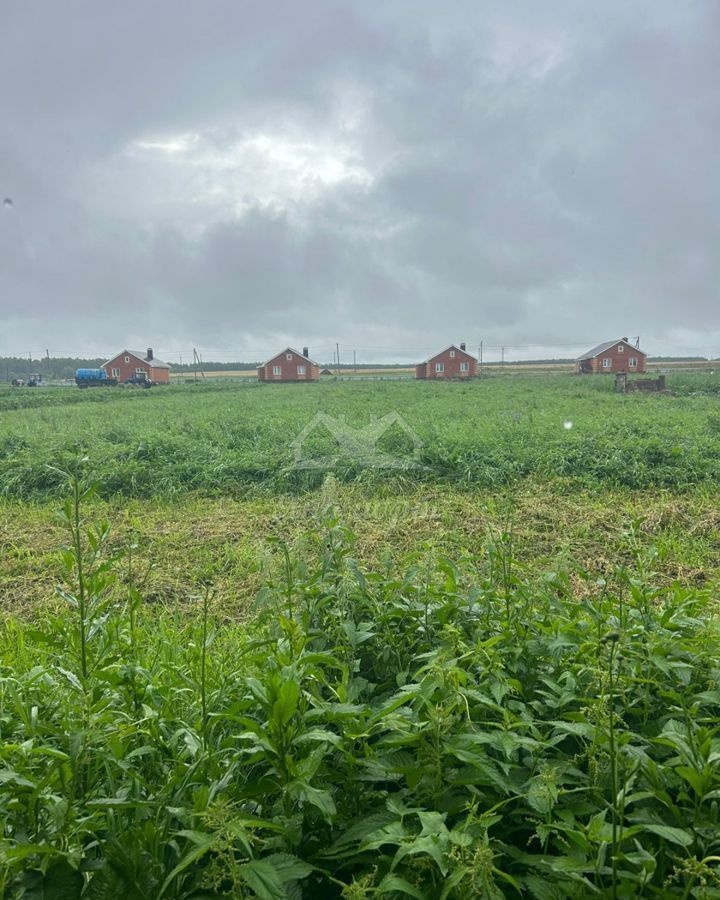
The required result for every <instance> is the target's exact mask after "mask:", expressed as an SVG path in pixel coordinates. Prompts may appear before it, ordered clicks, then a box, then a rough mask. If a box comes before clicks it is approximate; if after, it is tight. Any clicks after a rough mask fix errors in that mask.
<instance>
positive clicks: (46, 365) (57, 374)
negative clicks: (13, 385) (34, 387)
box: [0, 356, 105, 381]
mask: <svg viewBox="0 0 720 900" xmlns="http://www.w3.org/2000/svg"><path fill="white" fill-rule="evenodd" d="M104 362H105V360H104V359H79V358H74V357H72V356H64V357H63V356H57V357H52V356H51V357H49V358H48V357H46V356H43V357H42V358H41V359H30V358H29V357H25V358H23V357H21V356H0V379H1V380H3V381H12V380H13V378H22V379H27V377H28V375H34V374H39V375H41V376H42V378H43V381H59V380H61V379H63V378H74V377H75V369H95V368H97V367H98V366H101V365H102V364H103V363H104Z"/></svg>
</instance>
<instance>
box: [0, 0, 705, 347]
mask: <svg viewBox="0 0 720 900" xmlns="http://www.w3.org/2000/svg"><path fill="white" fill-rule="evenodd" d="M0 28H1V30H2V33H3V35H4V53H3V56H2V57H1V58H0V108H2V110H3V118H4V121H3V123H2V128H1V129H0V195H2V196H9V197H12V198H13V201H14V203H13V206H12V207H2V208H0V352H23V353H25V352H27V348H28V347H32V348H36V347H47V346H50V347H52V348H54V349H56V350H57V351H68V352H69V351H74V352H78V353H80V352H84V351H93V352H102V351H103V350H107V351H108V352H111V351H113V350H114V349H115V348H116V345H118V344H133V343H138V344H139V345H141V346H145V345H146V343H152V344H154V345H155V346H156V347H157V348H158V349H160V348H161V347H162V349H163V351H165V352H166V353H168V354H170V355H172V354H173V353H177V352H179V351H180V350H183V349H187V348H189V347H193V346H199V347H205V348H212V349H225V350H227V351H228V352H231V351H232V352H233V353H235V352H236V353H237V354H238V355H240V354H242V353H243V352H244V353H245V354H246V355H247V356H249V357H250V358H253V357H254V356H255V355H256V352H257V353H258V354H262V353H264V352H265V351H266V350H267V351H270V350H272V349H273V348H274V347H275V345H276V344H277V343H283V342H285V341H288V342H292V343H297V344H302V343H305V342H309V343H311V344H312V345H313V346H315V347H318V348H323V349H324V348H329V347H330V346H332V345H333V344H334V342H335V340H340V341H341V342H342V343H343V344H344V345H346V346H348V347H349V346H358V347H361V348H366V349H365V350H364V351H363V352H364V353H365V355H367V356H368V357H369V356H371V355H375V357H376V358H377V357H379V356H382V355H383V354H382V350H381V349H380V348H382V347H388V348H393V350H392V352H390V351H388V353H387V354H385V355H389V356H391V357H394V356H397V355H398V353H397V352H396V348H402V347H407V348H408V355H409V356H410V357H412V356H413V354H415V353H416V352H417V351H419V350H422V349H424V348H428V349H430V348H432V347H434V346H435V344H437V343H438V342H439V343H448V342H450V341H451V340H459V339H463V338H465V339H467V340H468V341H469V342H471V343H472V344H475V343H476V342H477V341H479V340H480V339H484V340H485V341H486V343H488V344H490V345H492V344H497V345H499V344H501V343H502V344H505V345H514V346H515V347H517V348H518V349H517V355H528V354H530V355H533V352H534V350H535V348H532V351H531V350H527V351H526V350H522V349H521V348H523V347H529V345H538V347H537V350H538V352H540V351H544V352H551V351H552V350H555V349H559V350H562V351H563V352H570V349H564V348H568V347H569V346H570V345H573V344H578V347H577V349H586V348H585V347H584V346H583V345H584V344H585V343H586V342H588V341H590V342H592V341H595V340H598V341H599V340H602V339H605V338H607V337H613V336H615V335H619V334H637V333H640V334H641V335H642V336H643V340H644V345H645V347H646V349H649V350H651V352H656V353H669V352H673V351H675V352H683V351H694V352H702V353H711V352H712V353H716V354H718V355H720V303H718V302H717V300H718V298H717V284H718V282H719V281H720V279H719V276H720V262H719V259H720V257H719V256H718V253H717V247H718V245H719V244H720V214H719V212H718V211H719V210H720V175H719V169H718V165H717V162H716V156H717V154H716V147H717V143H718V136H719V131H720V102H719V101H720V89H719V88H718V85H720V77H719V76H720V71H719V69H720V63H719V62H718V60H720V12H719V7H718V6H717V5H716V4H715V3H714V2H711V0H707V2H705V0H691V2H688V3H686V4H673V3H671V2H669V0H668V2H664V0H654V2H638V3H633V4H627V3H621V2H619V0H617V2H610V3H607V4H603V5H602V6H597V5H594V4H593V5H591V4H582V3H577V2H572V3H570V2H564V0H556V2H554V3H550V4H537V3H534V2H532V3H531V2H530V0H527V2H526V3H522V4H515V5H513V6H512V8H511V7H509V6H507V5H500V4H494V3H489V2H488V3H483V4H477V3H471V2H469V0H468V2H454V3H449V4H442V5H440V4H437V3H430V2H417V0H413V2H412V3H411V2H409V0H396V2H392V3H389V4H384V5H383V7H382V9H379V8H375V6H374V5H371V4H365V3H360V2H330V0H317V2H314V3H312V4H307V5H304V4H297V3H290V2H278V3H271V4H260V3H254V2H253V3H242V4H240V3H237V2H230V0H214V2H211V3H204V4H200V3H197V4H194V3H187V4H177V3H175V2H169V0H160V2H156V3H153V4H141V3H140V2H137V0H130V2H126V3H123V4H111V3H97V2H90V0H86V2H80V0H74V2H66V3H63V4H55V3H50V2H45V3H37V4H26V3H20V2H15V3H6V4H4V5H3V7H2V11H0ZM373 348H377V349H373ZM328 355H329V353H328Z"/></svg>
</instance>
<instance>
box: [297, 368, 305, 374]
mask: <svg viewBox="0 0 720 900" xmlns="http://www.w3.org/2000/svg"><path fill="white" fill-rule="evenodd" d="M297 373H298V375H305V366H298V367H297Z"/></svg>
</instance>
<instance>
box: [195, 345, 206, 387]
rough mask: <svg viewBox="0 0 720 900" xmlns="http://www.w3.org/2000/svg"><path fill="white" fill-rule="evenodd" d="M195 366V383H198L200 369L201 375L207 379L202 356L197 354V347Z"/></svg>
mask: <svg viewBox="0 0 720 900" xmlns="http://www.w3.org/2000/svg"><path fill="white" fill-rule="evenodd" d="M193 364H194V366H195V381H197V377H198V369H200V375H201V376H202V377H203V378H204V377H205V372H203V367H202V357H201V356H200V354H199V353H198V352H197V350H196V349H195V347H193Z"/></svg>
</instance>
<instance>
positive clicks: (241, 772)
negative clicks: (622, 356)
mask: <svg viewBox="0 0 720 900" xmlns="http://www.w3.org/2000/svg"><path fill="white" fill-rule="evenodd" d="M63 477H64V484H65V490H67V486H68V478H67V477H66V476H63ZM69 484H70V489H71V497H70V500H69V501H68V502H67V503H66V505H65V507H64V510H63V517H64V520H65V523H66V528H67V534H68V541H67V550H66V553H65V555H64V557H63V563H64V568H63V572H64V574H63V584H62V585H61V587H60V592H61V596H62V598H64V602H65V603H66V605H67V611H66V612H63V613H60V614H57V615H55V616H54V617H52V618H51V619H49V620H48V621H45V622H42V623H39V624H38V623H35V624H34V625H30V624H23V623H21V622H17V621H13V620H9V621H6V622H4V624H3V635H2V640H3V657H2V659H3V661H2V667H1V668H0V738H1V742H0V822H2V835H1V837H0V885H1V886H2V889H3V890H4V896H5V897H7V898H9V900H20V898H36V897H43V898H46V900H62V898H70V897H83V898H91V900H98V898H109V897H123V898H127V900H136V898H142V900H162V898H166V900H171V898H172V900H176V898H186V900H190V898H195V900H199V898H206V900H208V898H219V897H233V898H236V897H248V898H250V897H259V898H263V900H268V898H272V900H278V898H289V900H293V898H299V897H308V898H334V897H345V898H363V897H378V898H381V897H387V898H402V897H415V898H431V900H434V898H438V900H440V898H467V897H489V898H502V897H529V898H538V900H546V898H553V900H555V898H568V897H569V898H585V897H593V896H598V897H668V898H671V897H714V896H718V894H719V893H720V878H719V876H718V861H719V855H718V854H719V851H720V827H719V826H720V823H719V821H718V817H719V813H718V798H719V797H720V738H719V735H718V714H719V713H720V691H719V690H718V686H717V685H718V677H719V676H720V670H719V669H718V657H719V655H720V634H719V633H718V628H717V625H716V623H715V622H714V620H713V619H711V618H709V617H708V615H707V612H708V604H709V602H710V598H709V597H708V596H707V594H705V593H704V592H702V591H698V590H690V589H686V588H683V587H682V586H680V585H675V586H673V587H672V588H670V589H668V588H664V589H660V588H658V587H657V586H656V577H655V573H654V565H655V560H654V556H653V553H652V552H651V551H649V550H647V549H640V545H639V544H638V545H637V546H638V549H637V552H636V553H635V557H634V561H633V564H632V566H628V567H622V568H618V569H616V570H614V571H612V572H610V573H608V575H607V577H606V578H604V579H602V580H595V581H591V582H590V585H591V588H592V590H591V591H590V592H589V596H590V597H591V599H589V600H585V601H582V602H580V601H578V600H576V599H575V596H574V594H573V590H572V589H571V585H570V581H569V580H568V578H567V577H566V576H565V575H564V574H563V573H562V572H549V573H546V574H545V575H544V576H542V577H538V578H533V579H528V578H527V576H525V575H523V574H522V573H521V572H520V571H519V570H518V568H517V565H516V562H515V558H514V547H513V545H514V524H513V511H512V509H509V510H508V515H507V518H506V520H505V523H504V525H502V526H501V527H500V528H499V530H498V531H494V532H490V533H488V535H487V537H486V540H485V543H484V547H483V552H482V553H481V554H478V555H476V556H472V557H469V558H467V559H465V560H462V561H453V560H452V559H450V558H447V557H445V556H442V555H441V554H439V553H437V552H419V553H418V557H417V562H416V563H415V564H414V565H412V566H411V567H410V568H409V569H408V570H407V571H406V572H404V573H397V572H395V571H394V570H393V568H392V567H391V566H390V565H389V564H388V566H386V567H383V566H379V567H378V568H377V569H375V570H374V571H367V570H364V569H363V568H362V567H361V566H360V565H359V563H358V562H357V560H356V556H355V550H354V536H353V535H352V533H350V532H349V530H348V529H347V528H346V527H345V526H344V524H343V522H341V521H339V520H338V518H337V516H336V514H335V513H334V512H333V510H332V509H331V508H330V509H326V510H324V511H323V512H322V513H321V514H319V516H318V517H317V518H316V519H315V520H314V521H311V522H310V523H309V530H308V533H307V536H306V541H305V546H306V548H307V550H306V554H305V556H304V557H303V558H293V556H292V555H291V554H290V553H289V552H288V551H287V548H286V547H285V546H284V545H283V544H282V543H279V542H276V543H275V545H274V546H275V552H276V553H277V554H278V556H279V560H280V562H281V565H279V566H278V567H277V572H278V574H277V576H276V578H275V579H274V580H273V581H271V582H269V583H267V584H266V585H265V586H264V588H263V589H262V590H261V591H260V594H259V595H258V599H257V605H256V614H255V618H254V620H253V622H252V623H241V624H236V623H233V622H228V621H225V620H224V618H223V610H222V609H217V608H215V607H214V605H213V584H212V572H211V571H208V573H207V577H206V578H204V579H203V581H202V583H199V584H198V590H197V599H196V601H195V606H194V608H190V609H188V608H187V607H186V608H184V609H176V610H167V609H163V608H157V607H153V606H148V605H146V604H144V603H143V599H142V591H141V586H140V580H139V579H138V573H137V572H136V571H135V565H134V563H133V559H134V550H133V547H132V541H131V542H130V545H129V546H128V547H127V548H126V551H125V553H124V554H123V555H122V556H120V555H118V554H117V553H116V554H115V555H111V553H110V549H109V548H110V546H111V542H110V541H109V539H108V538H109V529H108V526H107V524H106V523H103V522H99V523H95V522H93V521H87V520H86V516H87V515H88V512H89V510H91V509H92V507H87V508H85V506H86V498H87V496H88V487H87V486H86V484H85V483H84V482H83V481H82V480H81V479H79V478H78V479H76V478H74V477H70V479H69ZM629 543H630V544H631V545H632V544H633V542H632V535H629ZM587 578H588V579H590V576H589V575H588V576H587Z"/></svg>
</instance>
